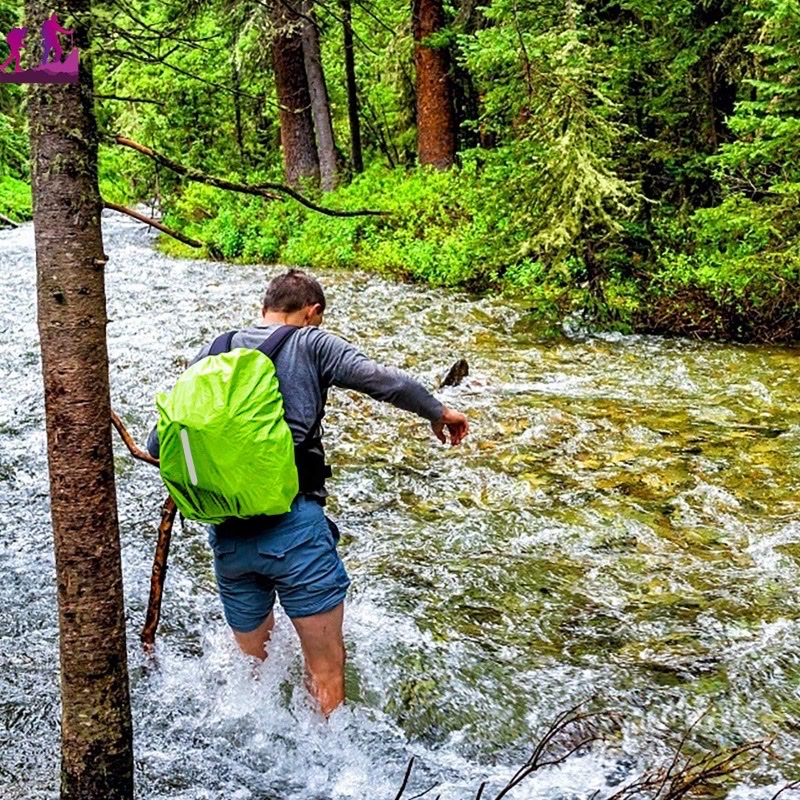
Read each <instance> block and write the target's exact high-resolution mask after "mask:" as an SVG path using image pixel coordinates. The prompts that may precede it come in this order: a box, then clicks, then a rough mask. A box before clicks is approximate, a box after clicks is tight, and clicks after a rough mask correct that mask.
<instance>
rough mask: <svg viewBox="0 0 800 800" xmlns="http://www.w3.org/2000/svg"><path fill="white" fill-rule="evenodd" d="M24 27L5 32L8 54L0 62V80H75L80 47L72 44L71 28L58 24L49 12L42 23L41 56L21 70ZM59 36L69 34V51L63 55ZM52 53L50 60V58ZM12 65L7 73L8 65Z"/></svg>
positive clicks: (14, 81)
mask: <svg viewBox="0 0 800 800" xmlns="http://www.w3.org/2000/svg"><path fill="white" fill-rule="evenodd" d="M27 35H28V28H12V29H11V30H10V31H9V32H8V34H6V43H7V44H8V47H9V50H10V53H9V56H8V58H7V59H6V60H5V61H4V62H3V63H2V64H1V65H0V83H77V82H78V58H79V57H80V50H78V48H77V47H75V44H74V35H75V32H74V31H73V30H66V29H65V28H62V27H61V25H59V24H58V16H57V15H56V14H51V15H50V17H48V18H47V19H46V20H45V21H44V23H43V25H42V58H41V61H40V63H39V66H38V67H33V68H31V69H22V67H21V66H20V60H21V58H22V51H23V50H24V49H25V48H26V47H28V46H29V45H27V44H26V43H25V39H26V37H27ZM59 35H62V36H69V37H70V39H69V41H70V44H69V52H68V53H67V55H66V57H64V50H63V49H62V47H61V41H60V39H59ZM51 56H52V60H51ZM9 67H13V69H12V70H11V71H10V72H9V71H8V68H9Z"/></svg>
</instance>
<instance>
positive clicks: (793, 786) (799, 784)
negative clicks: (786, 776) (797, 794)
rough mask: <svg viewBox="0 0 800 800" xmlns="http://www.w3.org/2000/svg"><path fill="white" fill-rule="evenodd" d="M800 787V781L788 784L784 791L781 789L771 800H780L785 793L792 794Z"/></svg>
mask: <svg viewBox="0 0 800 800" xmlns="http://www.w3.org/2000/svg"><path fill="white" fill-rule="evenodd" d="M798 787H800V781H792V782H791V783H787V784H786V786H784V787H783V788H782V789H779V790H778V791H777V792H775V794H774V795H772V798H771V800H778V798H779V797H780V796H781V795H782V794H783V793H784V792H791V791H793V790H794V789H797V788H798Z"/></svg>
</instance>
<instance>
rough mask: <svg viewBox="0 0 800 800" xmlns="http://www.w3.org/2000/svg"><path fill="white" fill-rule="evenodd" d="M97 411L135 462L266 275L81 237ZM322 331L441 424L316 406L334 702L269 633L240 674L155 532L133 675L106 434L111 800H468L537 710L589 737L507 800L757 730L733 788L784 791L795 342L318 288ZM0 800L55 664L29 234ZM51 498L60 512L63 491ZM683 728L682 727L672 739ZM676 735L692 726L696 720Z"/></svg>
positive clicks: (441, 294) (130, 537) (137, 495)
mask: <svg viewBox="0 0 800 800" xmlns="http://www.w3.org/2000/svg"><path fill="white" fill-rule="evenodd" d="M104 233H105V242H106V252H107V253H108V254H109V256H110V259H111V260H110V263H109V265H108V268H107V288H108V298H109V300H108V302H109V317H110V323H109V327H108V335H109V354H110V362H111V364H110V370H111V387H112V403H113V406H114V408H115V409H116V410H117V412H118V413H119V414H120V415H121V416H122V418H123V420H124V421H125V422H126V424H127V426H128V427H129V429H130V430H131V432H132V433H133V434H134V436H135V437H136V438H137V439H138V440H139V441H143V440H144V438H145V437H146V434H147V431H148V430H149V427H150V426H151V425H152V424H153V422H154V402H153V397H154V394H155V393H156V392H157V391H160V390H163V389H166V388H169V387H170V386H171V384H172V382H173V381H174V379H175V377H176V376H177V375H178V374H179V372H180V370H181V369H182V368H183V367H184V366H185V364H186V361H187V360H188V359H189V358H191V357H192V356H193V355H194V354H195V353H196V351H197V350H198V349H199V348H200V346H201V345H202V344H203V343H204V342H206V341H207V340H209V339H210V338H211V337H213V336H214V335H215V334H217V333H219V332H222V331H225V330H229V329H231V328H232V327H236V326H241V325H244V324H247V323H249V322H251V321H253V320H254V319H255V318H256V317H257V315H258V310H259V306H260V300H261V295H262V294H263V287H264V285H265V281H266V279H267V278H268V277H269V276H270V275H271V274H273V273H274V272H275V269H276V268H272V267H263V266H252V267H250V266H248V267H242V266H233V265H227V264H220V263H210V262H205V261H186V260H180V259H175V258H168V257H165V256H164V255H162V254H160V253H159V252H158V251H156V250H155V249H154V248H153V237H152V234H151V233H150V232H148V231H147V230H146V229H145V228H144V227H142V226H140V225H138V224H137V223H134V222H133V221H130V220H127V219H120V218H118V217H107V218H105V219H104ZM318 275H319V277H320V279H321V281H322V283H323V285H324V286H325V288H326V293H327V296H328V304H329V311H328V313H327V314H326V326H327V327H329V328H330V329H331V330H333V331H335V332H336V333H339V334H342V335H344V336H345V337H347V338H348V339H350V340H351V341H352V342H354V343H355V344H357V345H358V346H360V347H361V348H362V349H364V350H365V351H366V352H367V353H368V354H369V355H371V356H372V357H374V358H376V359H378V360H380V361H383V362H385V363H388V364H392V365H394V366H398V367H400V368H403V369H406V370H408V371H410V372H411V373H412V374H413V375H414V376H415V377H417V378H418V379H419V380H421V381H422V382H423V383H424V384H426V385H427V386H429V387H431V388H433V387H435V386H436V385H438V382H439V380H440V379H441V377H442V376H443V375H444V373H445V372H446V370H447V368H448V367H449V366H450V364H452V363H453V362H454V361H455V360H456V359H457V358H462V357H463V358H466V359H467V360H468V361H469V364H470V376H469V377H468V378H467V379H466V380H465V381H464V383H463V384H462V385H461V386H459V387H457V388H448V389H445V390H443V391H441V392H439V396H440V397H441V399H443V400H444V401H445V402H447V403H449V404H451V405H453V406H454V407H456V408H458V409H461V410H463V411H464V412H465V413H467V415H468V416H469V417H470V419H471V423H472V433H471V435H470V437H469V439H468V440H467V441H466V442H465V443H464V445H463V446H461V447H459V448H447V447H443V446H440V445H439V444H438V442H436V441H435V440H434V439H433V437H432V435H431V434H430V431H429V429H428V428H427V425H426V423H424V422H422V421H421V420H417V419H415V418H413V417H411V416H410V415H407V414H404V413H403V412H400V411H397V410H395V409H393V408H391V407H389V406H383V405H381V404H378V403H375V402H373V401H372V400H370V399H369V398H366V397H364V396H359V395H357V394H353V393H349V392H341V391H334V392H333V393H332V402H331V404H330V406H329V413H328V417H327V420H326V441H327V447H328V452H329V458H330V461H331V463H332V465H333V468H334V479H333V481H332V483H331V485H330V488H331V491H332V495H333V497H332V500H331V503H330V509H329V510H330V513H331V516H333V517H334V518H336V519H337V521H338V523H339V525H340V528H341V530H342V534H343V535H342V543H341V550H342V554H343V557H344V559H345V563H346V565H347V568H348V570H349V572H350V575H351V578H352V580H353V586H352V588H351V593H350V596H349V602H348V606H347V611H346V622H345V634H346V640H347V646H348V653H349V660H348V667H347V695H348V703H347V705H346V706H345V707H343V708H342V709H340V710H339V711H337V712H336V713H335V714H334V715H333V717H332V718H331V720H330V722H329V723H328V724H325V723H323V722H321V721H320V720H319V718H318V717H316V716H315V715H314V714H313V713H312V711H311V710H310V709H309V706H308V703H307V699H306V696H305V693H304V690H303V689H302V688H300V684H301V683H302V680H301V676H302V672H301V661H300V652H299V646H298V643H297V641H296V637H295V635H294V632H293V630H292V628H291V625H290V624H289V622H288V620H287V618H286V617H285V616H284V615H283V614H282V613H279V614H278V620H277V626H276V634H275V638H274V641H273V643H272V645H271V647H270V658H269V659H268V661H267V663H266V664H265V665H264V667H263V668H262V669H261V670H260V674H259V678H260V679H259V680H254V679H253V676H252V674H251V669H250V666H249V665H248V664H247V662H246V661H245V659H244V658H243V657H241V656H240V655H239V654H238V652H237V651H236V648H235V647H234V645H233V643H232V640H231V638H230V635H229V633H228V631H227V629H226V627H225V624H224V622H223V618H222V613H221V607H220V604H219V601H218V599H217V596H216V593H215V586H214V579H213V572H212V566H211V554H210V550H209V549H208V547H207V545H206V542H205V531H204V529H203V527H202V526H200V525H197V524H194V523H188V522H187V523H185V525H184V526H183V527H182V528H181V527H180V525H176V532H175V537H174V539H173V549H172V553H171V561H170V563H171V566H170V571H169V574H168V577H167V585H166V590H165V599H164V607H163V615H162V625H161V628H160V630H159V636H158V659H157V667H156V668H152V667H150V666H148V665H147V663H146V662H145V661H144V659H143V657H142V655H141V652H140V648H139V642H138V634H139V630H140V628H141V624H142V622H143V617H144V609H145V605H146V602H147V593H148V589H149V574H150V566H151V563H152V555H153V550H154V544H155V532H156V526H157V522H158V518H159V508H160V504H161V501H162V499H163V494H164V493H163V489H162V487H161V485H160V481H159V477H158V473H157V471H156V470H155V469H153V468H152V467H150V466H149V465H147V464H143V463H140V462H134V461H133V460H132V459H131V457H130V456H129V455H128V453H127V451H126V450H125V448H124V446H123V445H122V444H121V442H119V440H118V439H117V440H116V444H115V459H116V467H117V476H118V498H119V510H120V525H121V535H122V546H123V561H124V578H125V592H126V607H127V616H128V637H129V656H130V671H131V683H132V700H133V714H134V724H135V732H136V742H135V751H136V782H137V796H138V798H139V800H166V799H167V798H170V800H212V798H213V799H214V800H217V798H219V800H223V798H224V799H225V800H262V799H266V798H279V799H280V800H290V799H293V798H298V799H299V798H332V799H335V800H339V799H340V798H341V799H344V798H389V800H391V798H394V796H395V794H396V793H397V789H398V787H399V785H400V783H401V781H402V778H403V774H404V771H405V767H406V764H407V763H408V760H409V758H410V757H411V756H412V755H413V756H415V757H416V764H415V768H414V771H413V773H412V777H411V781H410V784H409V789H408V791H407V793H406V797H409V796H411V795H414V794H417V793H418V792H421V791H423V790H425V789H427V788H428V787H430V786H432V785H434V784H435V785H436V786H437V788H436V789H435V790H433V791H432V792H431V793H430V794H429V795H426V796H427V797H431V798H433V797H435V796H436V795H437V794H439V795H440V796H441V798H442V800H456V799H458V800H465V798H470V797H474V796H475V794H476V791H477V788H478V786H479V785H480V783H481V782H482V781H485V780H486V781H489V787H488V788H487V793H486V794H485V795H484V797H493V796H494V794H491V790H494V792H495V794H496V792H497V790H499V788H500V787H501V786H502V785H504V783H505V782H506V781H507V780H508V778H509V777H510V776H511V774H512V773H513V772H514V771H515V768H516V767H517V766H518V765H519V764H520V763H522V762H523V761H524V760H525V758H526V757H527V753H528V751H529V749H530V746H531V743H532V742H533V741H534V740H535V738H536V734H537V732H541V731H542V730H543V728H544V727H545V726H546V724H547V722H548V721H549V720H551V719H552V718H553V717H554V716H555V715H556V714H558V713H559V712H560V711H562V710H564V709H565V708H568V707H570V706H572V705H574V704H576V703H579V702H580V701H582V700H585V699H586V698H589V697H591V696H596V698H597V699H596V700H595V701H594V703H595V705H598V706H602V707H604V708H609V709H613V710H615V711H616V712H618V713H619V715H620V718H621V720H622V721H621V723H620V725H619V727H618V728H617V729H616V730H615V731H614V732H613V733H612V735H611V736H610V738H609V741H608V742H607V743H606V744H605V745H604V746H602V747H597V748H594V749H592V750H591V751H590V752H587V753H584V754H581V755H579V756H577V757H574V758H572V759H570V760H569V761H568V762H566V763H565V764H564V765H563V766H560V767H557V768H553V769H549V770H545V771H543V772H541V773H537V774H536V775H534V776H532V777H531V778H530V779H529V780H528V781H527V782H526V783H524V784H522V786H520V787H519V788H518V789H516V790H515V791H514V792H513V793H512V795H511V797H513V798H516V800H523V799H529V800H531V799H533V798H542V799H543V800H544V799H545V798H548V799H550V798H567V797H569V798H573V797H574V798H588V797H589V796H590V795H591V794H592V793H593V792H594V791H599V792H600V796H602V795H603V794H606V793H608V791H609V789H610V787H611V786H612V785H614V784H618V783H619V781H620V780H623V779H624V778H626V777H628V776H630V775H632V774H634V773H635V772H636V771H637V770H641V769H643V768H645V767H647V766H651V765H653V764H655V763H657V762H658V761H659V760H660V759H662V758H663V757H664V756H665V755H666V753H667V752H668V750H669V741H670V736H671V734H670V733H669V732H670V731H671V732H672V738H673V739H674V738H675V736H679V735H680V734H681V733H682V732H683V731H684V730H685V729H686V728H687V727H689V726H690V725H692V724H693V723H695V722H697V724H696V727H695V729H694V731H693V732H692V734H691V736H690V740H691V742H692V743H693V745H696V746H698V747H707V748H713V747H721V746H727V745H732V744H738V743H741V742H742V741H745V740H749V739H754V738H761V737H765V736H776V737H777V738H776V742H775V745H774V748H775V752H776V754H777V756H778V758H777V759H776V760H775V761H772V762H765V763H763V764H760V765H759V766H758V767H757V769H756V770H755V771H754V772H753V773H751V774H750V775H749V776H748V777H747V778H743V779H742V780H741V781H740V782H739V784H738V785H737V786H735V787H734V788H733V789H732V795H731V796H733V797H737V798H747V799H748V800H755V799H758V800H761V798H764V800H767V798H770V797H771V796H772V794H773V793H774V792H775V790H776V788H777V787H778V786H780V785H781V782H782V781H783V780H788V779H791V778H797V777H800V694H798V684H800V669H798V659H799V658H800V656H799V655H798V654H800V620H799V618H800V588H799V586H800V580H799V578H800V466H799V463H800V462H798V459H797V455H798V450H799V448H800V399H798V392H797V387H798V382H799V381H800V362H799V361H798V351H797V350H793V349H790V348H771V347H764V346H758V347H756V346H753V347H750V346H747V347H744V346H730V345H718V344H709V343H697V342H690V341H686V340H666V339H662V338H656V337H644V336H622V335H585V334H582V333H580V331H578V330H574V331H572V332H571V333H568V334H565V335H563V336H559V337H552V336H549V337H548V336H545V335H544V334H542V333H540V332H539V330H538V329H537V326H536V325H535V323H534V322H533V321H532V320H531V319H530V318H529V317H528V315H527V314H526V311H525V309H524V308H522V307H518V306H516V305H514V304H510V303H508V302H505V301H499V300H494V299H480V298H474V297H470V296H467V295H463V294H458V293H452V292H449V291H437V290H433V289H428V288H420V287H417V286H407V285H397V284H394V283H391V282H388V281H384V280H382V279H380V278H378V277H375V276H371V275H367V274H363V273H358V272H356V273H349V272H341V271H333V270H331V271H322V272H320V273H318ZM0 297H2V302H0V378H1V379H2V382H3V385H4V386H5V387H6V388H5V391H4V392H3V393H2V396H0V510H1V512H2V518H3V520H4V524H3V528H2V529H3V535H2V537H0V576H2V580H0V797H2V798H4V800H5V799H6V798H7V799H8V800H12V799H13V800H33V799H34V798H36V799H37V800H39V799H40V798H55V797H57V793H58V735H59V734H58V720H59V699H58V671H57V670H58V648H57V618H56V603H55V585H54V558H53V553H52V538H51V531H50V523H49V508H48V499H47V491H48V488H47V461H46V447H45V436H44V422H43V401H42V385H41V377H40V360H39V350H38V336H37V329H36V319H35V267H34V257H33V229H32V226H31V225H25V226H22V227H21V228H19V229H17V230H13V231H5V232H0ZM76 502H80V499H79V498H76ZM701 717H702V719H700V718H701ZM698 720H699V722H698Z"/></svg>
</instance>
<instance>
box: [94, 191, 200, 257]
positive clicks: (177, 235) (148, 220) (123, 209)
mask: <svg viewBox="0 0 800 800" xmlns="http://www.w3.org/2000/svg"><path fill="white" fill-rule="evenodd" d="M103 208H109V209H111V210H112V211H119V213H120V214H127V215H128V216H129V217H133V219H136V220H138V221H139V222H144V223H145V225H152V226H153V227H154V228H156V229H157V230H159V231H161V232H162V233H166V234H167V235H168V236H171V237H172V238H173V239H177V240H178V241H179V242H183V243H184V244H188V245H189V247H202V246H203V243H202V242H199V241H198V240H197V239H191V238H190V237H188V236H184V234H182V233H181V232H180V231H176V230H173V229H172V228H168V227H167V226H166V225H164V224H163V223H161V222H159V221H158V220H157V219H153V218H152V217H147V216H145V215H144V214H140V213H139V212H138V211H134V210H133V209H132V208H128V207H127V206H119V205H117V204H116V203H109V202H108V200H104V201H103Z"/></svg>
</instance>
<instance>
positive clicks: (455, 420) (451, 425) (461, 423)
mask: <svg viewBox="0 0 800 800" xmlns="http://www.w3.org/2000/svg"><path fill="white" fill-rule="evenodd" d="M431 428H433V432H434V433H435V434H436V438H437V439H438V440H439V441H440V442H447V436H446V435H445V432H444V429H445V428H447V431H448V433H449V434H450V444H451V445H453V446H455V445H457V444H459V443H460V442H461V441H462V439H463V438H464V437H465V436H466V435H467V434H468V433H469V422H467V418H466V417H465V416H464V415H463V414H462V413H461V412H460V411H454V410H453V409H452V408H448V407H447V406H445V407H444V413H443V414H442V418H441V419H439V420H437V421H436V422H431Z"/></svg>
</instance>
